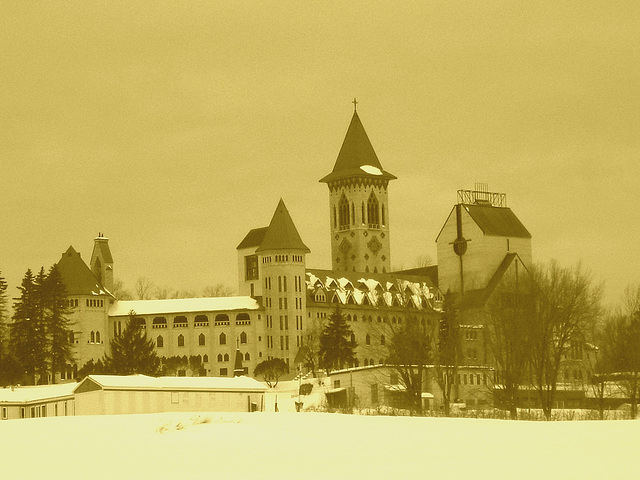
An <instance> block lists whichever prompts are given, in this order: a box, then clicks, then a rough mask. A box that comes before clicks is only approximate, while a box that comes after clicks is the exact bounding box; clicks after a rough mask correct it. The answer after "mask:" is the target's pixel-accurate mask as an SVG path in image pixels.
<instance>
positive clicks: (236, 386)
mask: <svg viewBox="0 0 640 480" xmlns="http://www.w3.org/2000/svg"><path fill="white" fill-rule="evenodd" d="M86 384H93V385H92V386H88V385H86ZM96 386H97V387H98V388H96ZM93 389H101V390H114V389H115V390H160V391H162V390H169V391H170V390H252V391H256V390H257V391H264V390H266V389H267V387H265V386H264V385H263V384H262V383H260V382H259V381H257V380H255V379H253V378H249V377H148V376H146V375H126V376H124V375H123V376H121V375H89V376H88V377H85V379H84V380H83V381H82V382H80V383H79V384H77V387H76V389H75V391H76V392H78V393H80V392H82V391H88V390H93Z"/></svg>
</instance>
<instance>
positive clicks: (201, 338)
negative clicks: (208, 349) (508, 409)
mask: <svg viewBox="0 0 640 480" xmlns="http://www.w3.org/2000/svg"><path fill="white" fill-rule="evenodd" d="M205 344H206V337H205V336H204V333H201V334H200V335H198V345H205Z"/></svg>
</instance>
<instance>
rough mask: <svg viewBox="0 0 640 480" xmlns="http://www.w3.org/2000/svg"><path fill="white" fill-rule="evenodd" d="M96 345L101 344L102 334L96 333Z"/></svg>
mask: <svg viewBox="0 0 640 480" xmlns="http://www.w3.org/2000/svg"><path fill="white" fill-rule="evenodd" d="M96 343H100V332H96Z"/></svg>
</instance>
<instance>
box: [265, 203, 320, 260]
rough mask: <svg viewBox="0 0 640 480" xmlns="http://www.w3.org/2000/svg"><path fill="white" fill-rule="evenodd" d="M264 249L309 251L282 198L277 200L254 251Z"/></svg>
mask: <svg viewBox="0 0 640 480" xmlns="http://www.w3.org/2000/svg"><path fill="white" fill-rule="evenodd" d="M265 250H304V251H305V252H307V253H309V252H310V251H311V250H309V247H307V246H306V245H305V244H304V243H303V242H302V239H301V238H300V234H299V233H298V230H297V229H296V226H295V225H294V224H293V220H292V219H291V215H289V211H288V210H287V207H286V206H285V205H284V201H283V200H282V199H280V202H278V206H277V207H276V211H275V212H274V214H273V217H272V218H271V223H270V224H269V226H268V227H267V231H266V232H265V234H264V238H263V240H262V243H261V244H260V246H259V247H258V249H257V250H256V252H263V251H265Z"/></svg>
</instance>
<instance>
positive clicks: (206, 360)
mask: <svg viewBox="0 0 640 480" xmlns="http://www.w3.org/2000/svg"><path fill="white" fill-rule="evenodd" d="M202 363H209V355H207V354H206V353H205V354H204V357H202Z"/></svg>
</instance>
